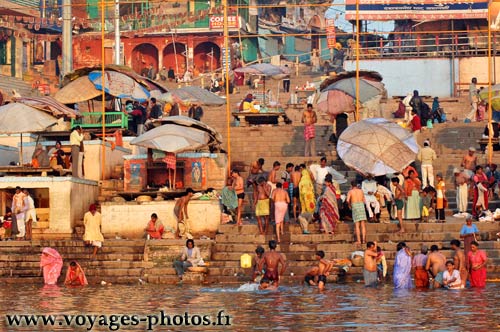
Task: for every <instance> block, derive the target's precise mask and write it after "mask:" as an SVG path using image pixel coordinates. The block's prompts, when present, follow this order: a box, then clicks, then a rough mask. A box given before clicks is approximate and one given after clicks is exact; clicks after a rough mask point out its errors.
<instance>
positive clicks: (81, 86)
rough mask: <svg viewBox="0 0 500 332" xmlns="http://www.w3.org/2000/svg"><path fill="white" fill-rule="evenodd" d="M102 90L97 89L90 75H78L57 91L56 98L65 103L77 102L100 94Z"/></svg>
mask: <svg viewBox="0 0 500 332" xmlns="http://www.w3.org/2000/svg"><path fill="white" fill-rule="evenodd" d="M101 94H102V91H100V90H97V89H96V87H95V86H94V84H93V83H92V82H91V81H90V80H89V78H88V76H82V77H78V78H77V79H75V80H74V81H71V82H70V83H68V84H67V85H66V86H64V87H63V88H62V89H60V90H59V91H57V92H56V95H55V96H54V98H55V99H56V100H57V101H59V102H60V103H63V104H76V103H79V102H83V101H87V100H90V99H94V98H95V97H97V96H100V95H101Z"/></svg>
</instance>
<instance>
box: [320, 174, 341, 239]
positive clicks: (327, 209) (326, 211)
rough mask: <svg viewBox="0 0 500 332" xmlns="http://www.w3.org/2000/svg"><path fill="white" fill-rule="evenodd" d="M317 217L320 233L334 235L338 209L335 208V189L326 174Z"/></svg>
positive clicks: (329, 176) (329, 175)
mask: <svg viewBox="0 0 500 332" xmlns="http://www.w3.org/2000/svg"><path fill="white" fill-rule="evenodd" d="M319 215H320V218H321V228H322V231H323V232H324V233H328V234H335V227H336V226H337V222H338V221H339V208H338V206H337V188H335V186H334V185H333V177H332V175H331V174H327V175H326V177H325V190H324V193H323V196H322V198H321V208H320V209H319Z"/></svg>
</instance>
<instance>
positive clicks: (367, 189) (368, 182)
mask: <svg viewBox="0 0 500 332" xmlns="http://www.w3.org/2000/svg"><path fill="white" fill-rule="evenodd" d="M361 190H363V194H364V195H365V206H366V209H367V210H368V216H369V218H370V221H375V220H376V219H377V217H376V215H377V214H379V213H380V203H379V201H378V200H377V197H376V196H375V193H376V192H377V182H376V181H375V180H373V177H372V176H371V175H368V176H367V177H366V179H365V180H364V181H363V182H361ZM372 208H373V210H372Z"/></svg>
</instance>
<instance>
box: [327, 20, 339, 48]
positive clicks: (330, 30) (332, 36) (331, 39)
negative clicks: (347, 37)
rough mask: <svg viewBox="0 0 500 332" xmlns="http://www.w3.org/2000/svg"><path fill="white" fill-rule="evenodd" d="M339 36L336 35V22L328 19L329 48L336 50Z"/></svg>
mask: <svg viewBox="0 0 500 332" xmlns="http://www.w3.org/2000/svg"><path fill="white" fill-rule="evenodd" d="M336 39H337V36H336V34H335V20H334V19H331V18H330V19H327V20H326V43H327V46H328V48H335V44H336V43H337V40H336Z"/></svg>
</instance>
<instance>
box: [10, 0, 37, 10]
mask: <svg viewBox="0 0 500 332" xmlns="http://www.w3.org/2000/svg"><path fill="white" fill-rule="evenodd" d="M6 1H7V2H10V3H13V4H16V5H20V6H25V7H34V8H40V0H6Z"/></svg>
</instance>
